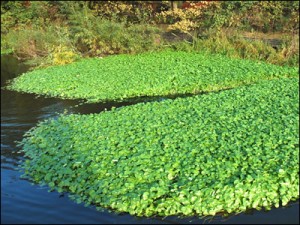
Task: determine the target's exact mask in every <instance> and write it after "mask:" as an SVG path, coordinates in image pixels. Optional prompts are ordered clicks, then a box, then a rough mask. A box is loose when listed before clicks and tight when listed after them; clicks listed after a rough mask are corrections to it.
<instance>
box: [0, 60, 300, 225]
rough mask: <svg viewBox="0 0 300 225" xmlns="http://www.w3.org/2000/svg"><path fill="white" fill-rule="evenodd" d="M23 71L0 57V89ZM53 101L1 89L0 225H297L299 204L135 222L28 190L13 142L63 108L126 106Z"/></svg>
mask: <svg viewBox="0 0 300 225" xmlns="http://www.w3.org/2000/svg"><path fill="white" fill-rule="evenodd" d="M26 70H27V68H26V66H24V65H22V64H20V63H18V62H17V61H16V60H15V59H14V58H12V57H7V56H6V57H3V56H1V86H4V85H5V82H6V81H7V80H9V79H12V78H14V77H16V76H17V75H19V74H20V73H22V72H23V71H26ZM78 103H79V101H70V100H59V99H56V98H44V97H39V98H36V96H35V95H32V94H25V93H18V92H14V91H8V90H1V224H10V223H13V224H42V223H44V224H65V223H69V224H200V223H218V224H235V223H236V224H239V223H244V224H245V223H251V224H253V223H255V224H267V223H269V224H276V223H280V224H299V201H297V202H295V203H291V204H290V205H289V206H288V207H284V208H279V209H273V210H271V211H269V212H264V211H256V210H253V211H250V212H247V213H245V214H244V213H243V214H238V215H234V216H231V217H229V218H221V217H214V218H206V219H199V218H197V217H188V218H178V217H175V216H172V217H166V218H140V217H134V216H130V215H128V214H126V213H124V214H119V215H118V214H115V213H112V212H108V211H104V212H100V211H97V210H96V209H95V207H93V206H89V207H85V206H84V205H83V204H77V203H75V202H73V201H72V200H70V199H69V198H68V196H67V194H65V195H62V194H60V193H57V192H48V190H49V189H48V188H47V187H40V186H38V185H32V184H31V183H30V182H29V181H28V180H24V179H21V178H20V175H21V174H20V172H19V171H17V166H18V165H19V164H20V162H19V161H20V160H22V159H23V156H22V155H21V154H19V153H18V150H20V149H18V147H16V141H20V140H22V136H23V134H24V133H25V132H26V131H27V130H29V129H30V128H31V127H34V126H35V125H36V124H37V122H38V121H41V120H44V119H47V118H52V117H55V116H57V113H63V112H64V110H65V109H67V110H68V111H69V112H72V113H82V114H83V113H85V114H86V113H98V112H100V111H103V110H104V109H105V108H107V109H110V108H111V107H112V106H116V107H118V106H122V105H129V104H131V103H125V104H124V103H123V104H122V103H113V104H112V103H106V104H84V105H80V106H78V107H75V106H76V105H78Z"/></svg>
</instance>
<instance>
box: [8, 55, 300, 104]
mask: <svg viewBox="0 0 300 225" xmlns="http://www.w3.org/2000/svg"><path fill="white" fill-rule="evenodd" d="M297 76H298V68H296V67H280V66H276V65H272V64H266V63H262V62H256V61H251V60H241V59H229V58H227V57H225V56H221V55H209V54H205V53H187V52H173V51H164V52H159V53H157V52H156V53H144V54H140V55H116V56H110V57H106V58H102V59H100V58H93V59H84V60H81V61H79V62H74V63H72V64H68V65H63V66H53V67H48V68H46V69H40V70H35V71H30V72H27V73H25V74H23V75H21V76H20V77H17V78H16V79H14V80H13V81H12V82H11V84H10V85H9V86H8V87H7V88H8V89H11V90H16V91H23V92H28V93H36V94H41V95H47V96H52V97H60V98H66V99H85V100H87V101H88V102H101V101H108V100H124V99H128V98H134V97H141V96H166V95H178V94H187V93H190V94H191V93H192V94H195V93H201V92H209V91H216V90H222V89H228V88H232V87H237V86H240V85H244V84H250V83H254V82H257V81H259V80H266V79H274V78H280V77H297Z"/></svg>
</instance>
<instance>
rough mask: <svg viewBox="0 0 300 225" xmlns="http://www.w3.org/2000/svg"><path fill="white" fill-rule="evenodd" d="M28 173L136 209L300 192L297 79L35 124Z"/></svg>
mask: <svg viewBox="0 0 300 225" xmlns="http://www.w3.org/2000/svg"><path fill="white" fill-rule="evenodd" d="M20 145H21V146H22V149H23V151H24V152H25V156H26V157H27V160H26V161H25V162H24V164H23V166H22V167H23V169H24V171H25V174H26V175H27V176H26V177H28V178H29V179H31V180H33V181H35V182H39V183H41V184H47V185H49V186H50V187H51V189H56V190H57V191H59V192H64V191H66V192H70V193H72V194H73V197H74V198H75V199H76V200H77V202H81V201H83V202H85V203H87V204H94V205H96V206H100V207H104V208H108V209H113V210H116V211H117V212H128V213H130V214H132V215H138V216H153V215H159V216H168V215H188V216H190V215H199V216H203V215H215V214H216V213H219V212H221V213H225V214H226V213H239V212H244V211H246V210H247V209H262V208H265V209H267V210H270V209H271V207H273V206H275V207H280V206H281V205H283V206H285V205H286V204H288V202H289V201H292V200H296V199H298V198H299V79H297V78H290V79H288V78H282V79H277V80H272V81H263V82H260V83H259V84H255V85H250V86H244V87H239V88H236V89H232V90H227V91H222V92H220V93H211V94H207V95H199V96H195V97H189V98H177V99H175V100H165V101H161V102H151V103H141V104H136V105H133V106H128V107H122V108H118V109H114V110H112V111H106V112H101V113H100V114H90V115H76V114H73V115H68V116H66V115H62V116H60V117H58V118H57V119H50V120H47V121H44V122H41V123H39V124H38V126H37V127H34V128H33V129H31V130H30V131H28V132H27V133H26V135H25V138H24V139H23V141H22V142H21V144H20Z"/></svg>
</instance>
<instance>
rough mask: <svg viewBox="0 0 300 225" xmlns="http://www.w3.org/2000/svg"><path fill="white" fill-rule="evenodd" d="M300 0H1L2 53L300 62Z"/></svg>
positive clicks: (55, 59)
mask: <svg viewBox="0 0 300 225" xmlns="http://www.w3.org/2000/svg"><path fill="white" fill-rule="evenodd" d="M298 10H299V2H298V1H3V2H1V53H8V52H13V53H14V54H15V55H16V56H17V57H18V58H20V59H23V60H26V61H28V62H30V63H31V64H33V65H37V66H43V65H56V64H66V63H69V62H73V61H75V60H77V59H78V58H80V57H96V56H98V57H103V56H106V55H111V54H119V53H131V54H135V53H140V52H144V51H156V50H160V49H164V48H173V49H176V50H177V49H178V50H184V51H208V52H211V53H220V54H224V55H227V56H230V57H237V58H251V59H259V60H264V61H267V62H270V63H274V64H279V65H293V66H295V65H298V61H299V25H298V24H299V13H298Z"/></svg>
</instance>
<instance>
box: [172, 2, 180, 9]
mask: <svg viewBox="0 0 300 225" xmlns="http://www.w3.org/2000/svg"><path fill="white" fill-rule="evenodd" d="M177 4H178V2H177V1H171V8H172V10H175V9H177V8H178V7H177Z"/></svg>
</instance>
